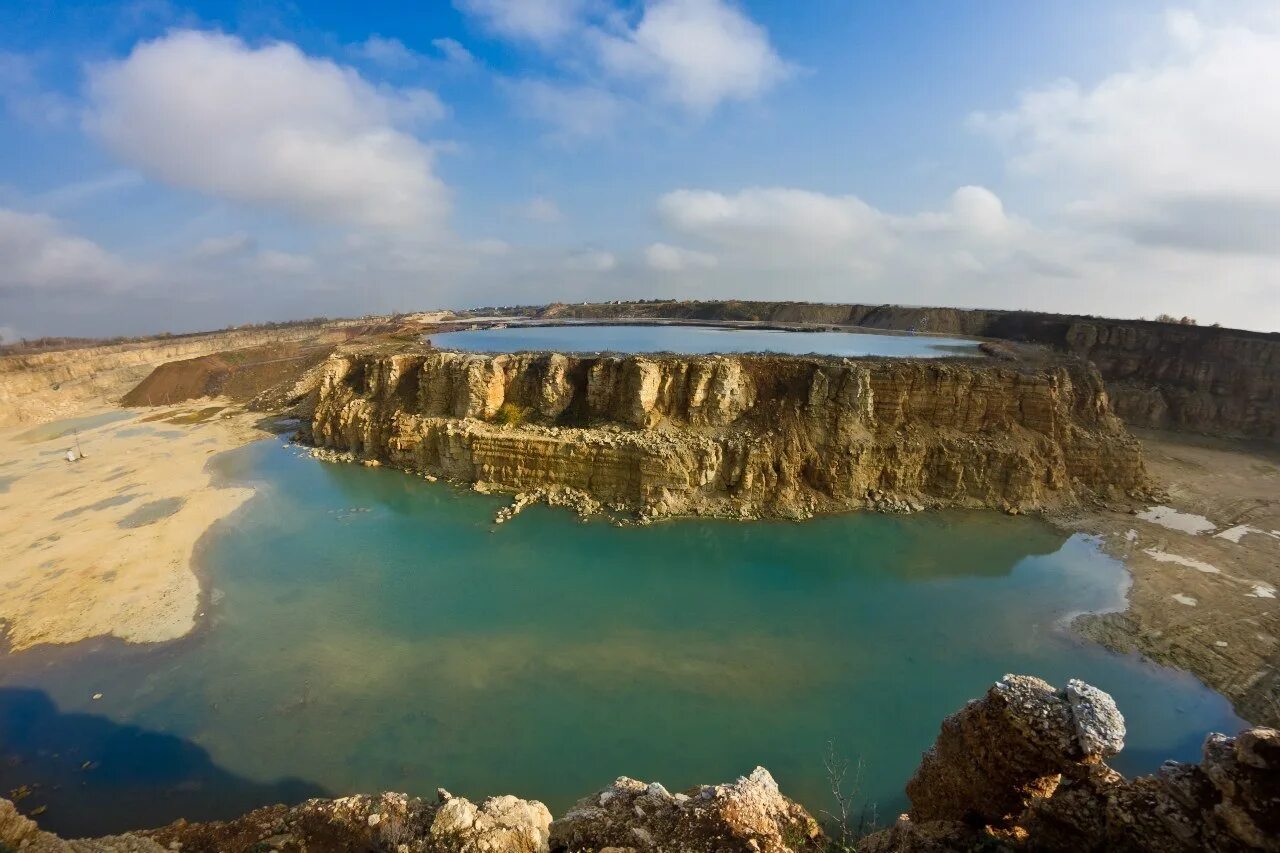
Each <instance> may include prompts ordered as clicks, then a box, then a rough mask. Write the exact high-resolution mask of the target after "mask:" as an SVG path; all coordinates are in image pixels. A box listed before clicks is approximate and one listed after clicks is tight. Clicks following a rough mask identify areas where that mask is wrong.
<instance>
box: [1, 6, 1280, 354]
mask: <svg viewBox="0 0 1280 853" xmlns="http://www.w3.org/2000/svg"><path fill="white" fill-rule="evenodd" d="M1117 7H1120V8H1117ZM1275 150H1280V17H1278V16H1277V14H1276V12H1275V11H1274V10H1273V9H1272V4H1265V3H1252V2H1230V3H1200V4H1194V5H1191V6H1182V7H1170V6H1168V5H1167V4H1164V3H1148V2H1142V0H1136V2H1127V3H1125V4H1116V3H1113V2H1110V3H1109V2H1095V0H1084V2H1038V3H1025V2H1014V0H1006V1H1005V2H995V0H993V1H992V2H985V3H961V2H924V0H904V2H896V3H872V2H861V1H860V0H800V2H789V3H772V2H771V3H765V2H737V0H647V2H627V1H625V0H455V2H447V1H446V0H434V2H432V1H431V0H429V1H428V2H419V3H403V4H395V3H369V4H350V3H305V4H303V3H271V2H265V3H239V2H228V3H192V4H180V3H168V2H150V0H144V2H134V3H121V4H107V3H85V4H74V3H54V2H43V3H41V2H34V3H22V4H19V3H13V2H8V3H4V4H3V6H0V335H2V336H4V337H6V338H12V337H18V336H34V335H40V334H115V333H141V332H152V331H161V330H171V331H186V330H191V329H198V328H208V327H214V326H220V325H225V324H232V323H241V322H248V321H255V320H264V319H285V318H291V317H301V316H311V315H316V314H330V315H351V314H360V313H365V312H380V311H387V310H419V309H428V308H433V307H454V306H457V307H461V306H470V305H480V304H509V303H517V302H519V303H533V302H547V301H552V300H558V299H563V300H603V299H614V298H643V297H655V296H660V297H681V298H719V297H729V296H737V297H744V298H775V299H776V298H790V299H815V300H830V301H863V302H903V303H914V304H947V305H961V306H988V307H1009V308H1036V309H1045V310H1064V311H1080V312H1088V313H1098V314H1112V315H1119V316H1148V317H1150V316H1154V315H1156V314H1158V313H1162V312H1170V313H1174V314H1178V315H1181V314H1190V315H1192V316H1195V317H1197V318H1199V319H1200V320H1201V322H1221V323H1224V324H1228V325H1236V326H1243V327H1249V328H1261V329H1267V330H1274V329H1276V328H1280V275H1278V274H1280V237H1277V236H1276V235H1277V234H1280V166H1277V165H1276V162H1274V161H1275V159H1276V158H1275V156H1274V151H1275Z"/></svg>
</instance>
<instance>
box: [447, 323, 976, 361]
mask: <svg viewBox="0 0 1280 853" xmlns="http://www.w3.org/2000/svg"><path fill="white" fill-rule="evenodd" d="M429 340H430V341H431V343H432V344H433V345H434V346H437V347H440V348H442V349H461V350H470V351H472V352H523V351H526V350H554V351H557V352H625V353H640V352H680V353H715V352H721V353H728V352H777V353H785V354H789V355H808V354H810V353H818V354H821V355H840V356H851V357H852V356H866V355H883V356H893V357H897V358H906V357H911V358H941V357H944V356H955V355H978V353H979V351H978V345H977V344H976V343H975V342H973V341H966V340H961V339H959V338H936V337H927V336H913V335H874V334H859V333H855V332H787V331H781V330H778V329H723V328H713V327H709V326H623V325H619V326H591V325H570V326H508V327H507V328H505V329H476V330H474V331H467V332H444V333H441V334H438V335H431V336H429Z"/></svg>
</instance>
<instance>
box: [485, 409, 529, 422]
mask: <svg viewBox="0 0 1280 853" xmlns="http://www.w3.org/2000/svg"><path fill="white" fill-rule="evenodd" d="M527 417H529V410H528V409H526V408H524V407H522V406H517V405H516V404H515V403H503V404H502V405H501V406H499V407H498V411H496V412H494V414H493V422H494V423H495V424H500V425H502V426H520V424H522V423H524V421H525V419H526V418H527Z"/></svg>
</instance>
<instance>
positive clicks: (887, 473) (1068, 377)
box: [311, 347, 1144, 517]
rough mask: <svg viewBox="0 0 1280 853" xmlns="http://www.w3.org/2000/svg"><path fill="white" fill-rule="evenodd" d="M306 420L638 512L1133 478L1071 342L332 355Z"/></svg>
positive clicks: (920, 501)
mask: <svg viewBox="0 0 1280 853" xmlns="http://www.w3.org/2000/svg"><path fill="white" fill-rule="evenodd" d="M311 437H312V440H313V441H314V443H315V444H316V445H318V446H321V447H325V448H330V449H333V450H337V451H349V452H351V453H353V454H356V455H357V456H360V457H365V458H370V459H377V460H380V461H384V462H388V463H390V464H393V465H396V466H399V467H402V468H406V469H409V470H413V471H421V472H424V473H428V474H432V475H435V476H442V477H447V478H450V479H453V480H458V481H463V482H471V483H486V484H492V485H496V486H499V487H502V488H505V489H510V490H515V491H521V490H531V489H539V488H548V487H555V488H568V489H573V490H578V491H580V492H583V493H586V494H587V495H590V496H591V497H592V498H594V499H596V500H598V501H600V502H602V503H604V504H606V505H608V506H611V507H614V508H616V509H619V510H629V511H635V512H639V513H640V514H641V515H643V516H664V515H688V514H701V515H722V516H738V517H757V516H776V517H803V516H808V515H811V514H813V513H818V512H831V511H839V510H847V509H855V508H862V507H878V508H890V509H919V508H924V507H944V506H962V507H998V508H1002V509H1006V510H1010V511H1026V510H1036V509H1043V508H1048V507H1055V506H1060V505H1064V504H1072V503H1076V502H1078V501H1081V500H1084V499H1090V498H1096V497H1103V498H1107V497H1118V496H1120V495H1122V494H1124V493H1131V492H1135V491H1136V490H1140V489H1141V488H1142V487H1143V482H1144V477H1143V467H1142V460H1141V452H1140V448H1139V445H1138V443H1137V442H1136V441H1135V440H1134V439H1133V438H1132V437H1130V436H1129V435H1128V434H1127V433H1126V432H1125V430H1124V428H1123V426H1122V425H1121V423H1120V421H1119V420H1118V419H1117V418H1116V417H1114V416H1113V415H1112V414H1111V412H1110V409H1109V407H1108V403H1107V395H1106V393H1105V391H1104V389H1103V386H1102V382H1101V380H1100V379H1099V378H1098V375H1097V373H1096V372H1095V371H1093V370H1092V369H1090V368H1088V367H1086V366H1084V365H1083V364H1082V363H1079V362H1077V361H1073V360H1066V359H1064V360H1059V361H1054V362H1051V363H1047V364H1043V365H1039V366H1031V365H1010V364H1005V363H998V362H995V361H994V360H992V361H985V360H984V361H978V360H970V359H955V360H903V359H876V358H868V359H839V358H823V357H789V356H733V357H726V356H689V357H680V356H662V357H650V356H607V355H606V356H594V357H583V356H567V355H561V354H557V353H524V354H515V355H481V354H468V353H457V352H447V351H433V350H427V349H411V350H409V351H399V352H387V351H385V350H380V349H378V348H374V347H370V348H364V349H360V348H354V349H347V350H345V351H342V352H339V353H336V354H335V355H333V356H331V357H330V359H329V360H328V362H327V363H326V365H324V367H323V369H322V375H321V378H320V381H319V385H318V389H317V391H316V392H315V400H314V415H313V418H312V423H311Z"/></svg>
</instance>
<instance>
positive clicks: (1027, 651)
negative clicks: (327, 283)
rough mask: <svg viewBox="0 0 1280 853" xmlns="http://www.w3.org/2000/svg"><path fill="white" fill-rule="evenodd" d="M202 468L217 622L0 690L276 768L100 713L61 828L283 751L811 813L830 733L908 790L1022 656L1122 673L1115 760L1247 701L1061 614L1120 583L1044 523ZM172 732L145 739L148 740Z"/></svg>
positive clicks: (895, 786) (347, 787)
mask: <svg viewBox="0 0 1280 853" xmlns="http://www.w3.org/2000/svg"><path fill="white" fill-rule="evenodd" d="M215 464H216V465H217V466H218V467H219V470H220V472H221V475H222V477H223V479H224V480H226V481H228V482H231V483H243V482H254V483H255V484H256V485H257V486H258V488H259V493H258V495H257V496H256V497H255V498H254V499H253V500H251V501H250V502H249V503H248V504H246V505H245V507H244V508H243V509H242V510H240V511H239V512H237V513H236V514H235V515H234V516H232V517H230V518H228V519H226V520H224V521H223V522H221V523H219V524H218V525H217V526H216V527H215V528H214V529H213V530H212V531H211V532H210V534H209V535H208V536H207V537H206V538H205V540H204V542H203V543H202V546H201V551H202V563H203V572H204V575H205V582H206V583H207V584H208V585H209V587H211V589H212V590H213V592H212V594H211V596H210V599H209V601H208V602H207V603H206V605H207V609H208V612H209V616H210V618H209V622H208V624H207V625H206V626H205V627H203V628H202V629H201V630H200V631H199V632H198V633H197V634H196V635H194V636H193V637H191V638H189V639H186V640H183V641H180V642H178V643H173V644H168V645H165V646H161V647H157V648H127V647H122V646H121V645H120V644H113V643H97V644H86V645H84V646H80V647H76V648H73V649H64V650H55V651H52V652H38V653H34V654H31V653H24V654H20V655H16V656H13V657H11V658H9V660H8V661H7V662H6V663H7V664H8V665H7V666H6V667H4V669H3V672H2V673H0V688H3V689H14V688H19V687H22V688H34V689H37V690H40V691H43V693H44V694H46V695H47V696H48V698H49V699H51V700H52V701H53V703H55V705H56V707H57V709H58V711H59V713H61V714H73V715H74V714H81V713H85V714H92V715H94V716H93V719H94V720H99V721H100V720H102V719H104V718H105V720H106V721H109V722H110V723H111V724H112V725H116V724H120V725H124V724H128V725H131V726H137V727H139V730H145V731H146V732H152V733H166V734H171V735H174V736H176V737H178V738H180V739H182V741H183V742H188V743H190V744H193V745H195V746H196V747H199V748H201V749H203V750H206V751H207V753H208V756H207V757H208V760H209V761H211V762H212V763H213V764H215V765H216V766H217V767H218V768H220V772H221V771H225V772H226V773H228V774H233V775H234V776H235V777H237V778H238V779H240V780H248V782H250V783H252V785H258V786H260V787H246V786H245V785H244V784H239V785H238V786H231V785H230V783H229V782H227V780H226V779H225V778H223V777H222V776H220V775H216V774H215V775H214V776H211V777H209V778H210V779H212V781H202V782H199V783H198V784H197V783H192V782H190V781H183V778H182V775H183V774H182V772H179V771H177V770H175V771H174V772H173V773H169V774H166V773H164V772H160V771H157V772H156V773H154V774H150V770H151V765H150V764H146V765H145V766H144V767H143V769H142V770H140V771H138V772H136V773H129V772H125V771H124V770H122V769H120V768H121V767H127V766H132V765H130V764H129V762H130V761H131V759H129V758H128V757H127V756H128V755H130V754H132V753H131V752H130V751H129V749H125V748H123V747H120V744H122V743H124V744H133V743H134V742H135V741H134V740H131V739H130V738H136V737H138V735H137V734H136V731H135V730H133V729H130V730H128V731H130V732H134V734H129V735H123V734H114V733H113V734H111V735H109V736H108V735H103V736H102V738H104V739H105V740H104V742H106V743H110V744H114V745H115V747H116V749H117V752H119V754H120V756H121V757H119V758H112V759H107V760H104V759H102V758H101V757H100V756H98V757H96V758H95V755H94V754H89V753H92V752H93V750H95V749H98V750H101V749H104V747H101V746H92V745H91V746H86V747H84V748H83V749H82V750H81V751H80V752H75V753H70V752H69V760H72V761H73V763H74V764H75V765H76V766H77V767H78V766H79V764H80V761H81V760H86V759H87V760H97V761H101V767H95V768H93V769H91V770H89V771H87V772H86V773H85V774H84V775H83V776H74V774H71V771H70V770H69V771H67V772H68V774H71V776H70V777H69V778H73V779H84V780H88V783H87V784H89V785H90V787H89V788H84V787H83V785H84V784H86V783H85V782H83V781H82V782H81V783H80V784H81V787H77V786H76V785H75V784H74V783H69V784H67V785H65V786H64V788H63V790H61V791H60V792H57V793H56V794H55V793H50V794H48V797H49V801H50V802H51V804H52V807H51V809H50V812H49V820H50V821H52V822H53V823H52V825H54V826H55V827H56V826H58V825H59V821H62V822H63V823H62V825H63V826H65V827H73V828H74V829H76V830H78V831H104V830H105V829H118V828H122V827H124V826H130V825H137V824H139V823H151V824H153V823H156V822H160V821H164V820H169V819H172V818H173V817H176V816H177V814H181V813H187V814H192V812H193V810H195V811H199V810H203V814H205V815H211V814H218V813H228V812H231V811H234V810H235V809H237V808H244V807H245V803H246V801H247V802H253V801H273V800H275V799H280V798H288V796H289V794H282V793H280V789H277V788H267V787H264V785H265V783H269V782H272V781H273V780H277V779H279V778H281V777H284V776H293V777H297V778H299V779H301V780H305V781H306V782H307V783H310V784H311V785H312V786H313V787H312V788H307V789H305V791H303V789H297V790H299V791H302V792H301V793H297V794H296V796H302V795H303V793H305V792H315V791H318V790H324V791H328V792H331V793H343V792H351V791H358V790H362V791H375V790H383V789H395V790H407V791H410V792H414V793H419V794H424V795H429V794H430V793H431V792H433V791H434V789H435V787H436V786H438V785H443V786H445V787H448V788H449V789H450V790H452V791H454V792H455V793H460V794H464V795H468V796H483V795H485V794H493V793H503V792H511V793H515V794H518V795H522V796H530V797H536V798H540V799H542V800H544V801H545V802H547V804H548V805H549V806H550V807H551V808H552V810H553V812H555V811H560V810H563V809H564V808H565V807H566V806H567V805H569V804H570V803H571V802H572V801H573V800H574V799H576V798H577V797H578V796H581V795H584V794H586V793H589V792H590V791H592V790H594V789H596V788H599V787H601V786H603V785H605V784H607V783H608V782H609V781H611V780H612V779H613V778H614V777H616V776H618V775H621V774H626V775H630V776H633V777H637V778H641V779H646V780H651V779H656V780H660V781H662V782H663V783H665V784H666V785H668V787H671V788H673V789H679V788H683V787H685V786H688V785H692V784H694V783H698V782H713V781H722V780H727V779H732V778H733V777H735V776H737V775H739V774H742V773H744V772H747V771H749V770H750V769H751V768H752V767H754V766H755V765H756V764H763V765H765V766H767V767H768V768H769V769H770V770H771V771H772V772H773V773H774V774H775V776H776V777H777V778H778V779H779V781H780V783H781V784H782V786H783V789H784V790H785V791H786V792H788V793H789V794H791V795H792V796H794V797H796V798H798V799H800V800H801V801H802V802H804V803H806V804H807V805H808V806H810V808H812V809H815V810H816V809H819V808H823V807H825V806H826V805H827V802H826V798H825V788H824V779H823V773H822V755H823V751H824V748H825V744H826V742H827V740H828V739H833V740H834V741H835V743H836V746H837V749H838V750H839V751H840V752H842V753H845V754H847V755H849V756H860V757H861V758H862V761H863V763H864V766H865V771H864V772H865V784H864V791H865V794H866V797H867V799H868V800H870V801H874V802H876V803H877V804H878V808H879V811H880V813H881V814H885V815H890V816H891V815H893V814H895V813H896V812H897V811H898V810H900V809H902V808H903V807H904V806H905V801H904V799H903V796H902V786H903V783H904V782H905V781H906V779H907V777H908V776H909V775H910V773H911V771H912V770H913V769H914V767H915V765H916V764H917V762H918V760H919V754H920V752H921V751H922V750H923V749H925V748H926V747H927V746H928V745H929V744H930V743H931V742H932V740H933V738H934V736H935V734H936V733H937V730H938V725H939V723H940V722H941V720H942V718H943V716H945V715H946V714H948V713H950V712H952V711H954V710H956V709H957V708H959V707H960V706H961V705H962V704H963V703H964V702H965V701H966V700H968V699H970V698H973V697H975V696H977V695H979V694H980V693H981V692H982V691H983V690H985V689H986V687H987V686H988V685H989V684H990V683H991V682H992V681H993V680H995V679H997V678H999V677H1000V676H1001V675H1002V674H1003V673H1005V672H1025V673H1033V674H1037V675H1040V676H1042V677H1045V678H1047V679H1049V680H1050V681H1053V682H1054V683H1057V684H1062V683H1064V682H1065V680H1066V679H1067V678H1068V677H1073V676H1074V677H1081V678H1084V679H1086V680H1088V681H1090V682H1092V683H1094V684H1096V685H1098V686H1100V687H1102V688H1103V689H1105V690H1108V691H1111V692H1112V693H1113V694H1114V695H1115V696H1116V698H1117V700H1118V702H1119V704H1120V707H1121V709H1122V710H1123V711H1124V712H1125V715H1126V717H1127V718H1128V720H1129V726H1130V732H1131V735H1130V738H1129V746H1128V748H1127V750H1126V751H1125V753H1124V754H1123V755H1122V756H1121V757H1120V759H1119V760H1117V761H1116V762H1115V763H1116V765H1117V766H1118V767H1119V768H1120V769H1122V770H1125V771H1128V772H1139V771H1151V770H1154V769H1155V768H1156V767H1157V766H1158V765H1159V762H1160V761H1161V760H1162V759H1164V758H1194V757H1195V756H1196V755H1197V754H1198V749H1199V744H1200V742H1201V741H1202V739H1203V737H1204V734H1205V733H1206V732H1207V731H1209V730H1225V731H1231V732H1234V731H1235V730H1236V729H1238V728H1239V727H1241V726H1242V725H1243V723H1242V721H1240V720H1239V719H1237V718H1236V717H1235V715H1234V714H1233V713H1232V711H1231V709H1230V707H1229V705H1228V703H1227V702H1226V701H1225V700H1223V699H1222V698H1221V697H1219V696H1218V695H1216V694H1214V693H1212V692H1211V691H1209V690H1207V689H1205V688H1204V687H1202V686H1201V685H1200V684H1199V683H1198V682H1196V681H1195V680H1194V679H1192V678H1190V677H1188V676H1186V675H1182V674H1179V673H1176V672H1173V671H1170V670H1166V669H1162V668H1158V667H1155V666H1152V665H1149V664H1145V663H1143V662H1141V661H1139V660H1137V659H1135V658H1130V657H1122V656H1117V655H1113V654H1110V653H1108V652H1106V651H1104V650H1102V649H1100V648H1098V647H1096V646H1093V645H1090V644H1087V643H1084V642H1081V641H1078V640H1075V639H1073V637H1072V636H1071V635H1070V634H1069V633H1067V632H1066V631H1065V630H1063V628H1062V625H1063V623H1064V621H1065V620H1066V619H1067V618H1068V617H1069V615H1070V614H1072V613H1073V612H1077V611H1081V610H1088V609H1100V608H1109V607H1114V606H1117V605H1118V604H1119V603H1120V601H1121V595H1122V584H1123V582H1124V572H1123V569H1122V567H1121V566H1120V565H1118V564H1117V563H1116V562H1115V561H1113V560H1112V559H1110V558H1108V557H1106V556H1104V555H1102V554H1101V553H1100V552H1099V551H1098V550H1097V549H1096V548H1095V547H1094V546H1093V544H1092V543H1091V542H1090V541H1088V540H1087V539H1085V538H1083V537H1079V536H1076V537H1071V538H1067V537H1065V536H1064V535H1062V534H1060V533H1057V532H1056V531H1054V530H1053V529H1052V528H1050V527H1048V526H1047V525H1045V524H1043V523H1041V522H1038V521H1036V520H1032V519H1026V518H1010V517H1005V516H1002V515H997V514H995V513H961V512H955V513H940V514H924V515H918V516H909V517H895V516H882V515H874V514H861V515H847V516H840V517H831V518H822V519H817V520H814V521H810V522H806V523H802V524H793V523H763V522H757V523H749V524H745V523H732V522H711V521H678V522H670V523H664V524H659V525H654V526H651V527H643V528H615V527H612V526H610V525H608V524H605V523H603V522H599V523H597V522H593V523H587V524H583V523H581V522H579V521H578V520H576V518H574V517H573V516H572V515H571V514H569V513H568V512H565V511H561V510H551V509H548V508H545V507H535V508H532V509H529V510H527V511H526V512H525V513H523V514H522V515H520V516H519V517H517V518H516V519H515V520H513V521H511V522H509V523H508V524H506V525H503V526H501V527H497V528H495V527H494V526H493V525H492V517H493V514H494V512H495V511H496V510H497V509H498V508H499V507H500V506H501V505H502V504H503V500H502V499H500V498H497V497H493V496H484V495H478V494H473V493H471V492H466V491H462V490H459V489H456V488H454V487H451V486H448V485H445V484H439V483H427V482H425V481H423V480H421V479H418V478H414V477H411V476H408V475H406V474H403V473H400V472H396V471H391V470H386V469H366V468H363V467H359V466H353V465H332V464H325V463H321V462H317V461H314V460H312V459H310V458H307V457H305V456H303V455H302V454H301V453H300V452H299V451H298V450H297V449H296V448H289V447H283V446H281V444H280V443H279V442H278V441H276V440H271V441H265V442H259V443H257V444H254V445H250V446H248V447H245V448H243V449H240V450H237V451H233V452H231V453H228V454H224V455H223V456H221V457H219V458H218V459H217V460H215ZM95 692H101V693H103V694H104V696H103V698H102V699H101V700H99V701H94V700H92V699H91V698H90V697H91V696H92V694H94V693H95ZM28 698H29V697H28ZM24 701H25V700H24ZM29 704H30V703H28V705H29ZM23 707H24V708H27V710H22V711H15V710H11V711H8V712H6V711H5V709H4V708H3V707H0V738H3V739H4V744H3V745H4V746H5V747H6V748H9V747H11V746H12V745H13V743H14V741H15V739H16V740H17V741H19V742H21V741H22V740H23V739H24V738H26V739H29V740H34V737H35V736H34V735H33V734H30V732H32V731H34V730H35V729H34V728H33V727H32V726H31V725H30V724H29V723H26V722H23V720H25V719H26V718H27V717H30V716H32V715H33V714H35V713H36V712H34V711H31V710H30V709H29V708H28V706H25V705H24V706H23ZM24 715H25V716H24ZM15 719H16V720H18V722H15ZM74 719H75V720H80V721H81V722H83V720H81V718H80V717H74ZM85 719H88V718H85ZM22 726H26V727H25V728H23V727H22ZM59 737H62V735H59ZM51 738H52V736H51ZM92 743H93V744H97V743H98V740H94V741H92ZM184 750H186V747H185V746H184V747H182V748H181V749H178V748H176V747H175V748H174V750H173V751H165V750H161V749H153V750H152V751H151V752H147V753H146V754H147V755H148V756H151V755H154V756H155V757H154V758H153V759H151V761H152V763H155V764H158V765H162V764H164V763H165V762H175V761H178V760H179V759H177V758H174V757H173V756H174V755H179V754H180V755H182V756H186V758H185V759H183V760H190V755H189V753H188V751H184ZM134 751H135V752H136V749H135V750H134ZM111 754H112V755H113V756H114V755H116V752H112V753H111ZM200 761H204V759H203V758H201V759H200ZM113 768H114V772H115V773H116V775H115V776H112V775H111V773H112V771H113ZM183 772H185V771H183ZM6 778H9V777H6ZM201 778H202V779H204V777H201ZM183 785H186V788H182V786H183ZM193 785H195V787H194V788H193V787H192V786H193ZM201 785H203V786H205V787H203V788H201V787H200V786H201ZM232 788H234V791H233V790H232ZM179 789H181V792H182V793H181V796H178V795H177V794H174V793H173V792H174V791H175V790H179ZM288 790H291V791H292V790H295V789H293V788H290V789H288ZM86 791H87V792H88V793H86ZM112 797H116V798H117V799H118V801H119V802H115V803H114V805H113V800H112ZM174 797H178V798H177V799H174ZM184 797H185V799H184ZM77 798H79V799H77ZM89 799H92V803H89V802H88V801H89ZM193 802H194V803H197V804H198V808H196V807H193V806H192V805H191V804H192V803H193Z"/></svg>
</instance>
